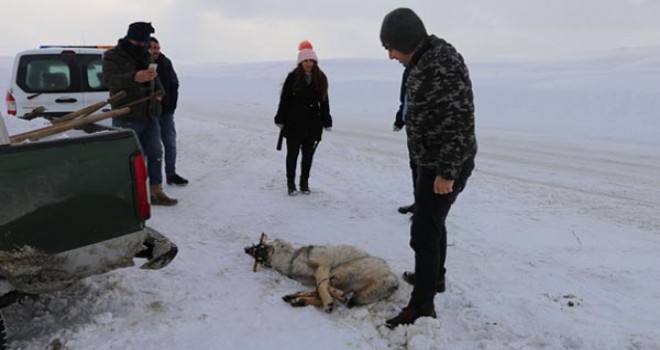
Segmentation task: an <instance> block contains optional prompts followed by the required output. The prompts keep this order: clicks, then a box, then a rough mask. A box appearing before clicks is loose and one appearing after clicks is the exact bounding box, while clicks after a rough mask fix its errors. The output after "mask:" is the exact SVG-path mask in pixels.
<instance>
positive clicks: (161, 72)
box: [156, 52, 179, 114]
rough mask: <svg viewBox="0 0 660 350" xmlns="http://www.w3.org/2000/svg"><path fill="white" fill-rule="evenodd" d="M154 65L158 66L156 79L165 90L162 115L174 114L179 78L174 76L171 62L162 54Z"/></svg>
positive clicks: (177, 98)
mask: <svg viewBox="0 0 660 350" xmlns="http://www.w3.org/2000/svg"><path fill="white" fill-rule="evenodd" d="M156 63H157V64H158V78H159V79H160V82H161V84H163V90H165V97H163V113H168V114H169V113H174V111H175V110H176V104H177V101H178V100H179V78H178V77H177V76H176V72H175V71H174V66H173V65H172V61H170V59H169V58H167V56H165V55H164V54H163V53H162V52H161V53H160V54H159V55H158V58H157V59H156Z"/></svg>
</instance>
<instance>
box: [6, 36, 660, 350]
mask: <svg viewBox="0 0 660 350" xmlns="http://www.w3.org/2000/svg"><path fill="white" fill-rule="evenodd" d="M383 56H385V53H384V54H383ZM0 62H1V63H3V64H5V63H6V64H10V61H9V60H0ZM468 63H469V65H470V68H471V71H472V78H473V81H474V84H475V98H476V103H477V116H476V120H477V133H478V141H479V146H480V151H479V154H478V157H477V168H476V171H475V173H474V175H473V177H472V178H471V179H470V181H469V183H468V187H467V189H466V190H465V192H464V193H463V194H461V196H460V197H459V199H458V201H457V203H456V205H455V206H454V208H453V209H452V212H451V213H450V216H449V218H448V230H449V244H450V246H449V252H448V254H449V256H448V276H447V279H448V290H447V292H446V293H444V294H441V295H438V296H437V297H436V310H437V313H438V318H437V319H428V318H422V319H420V320H418V322H417V323H416V324H415V325H412V326H404V327H399V328H397V329H395V330H389V329H387V328H385V327H383V326H382V324H383V322H384V321H385V319H387V318H389V317H392V316H393V315H395V314H396V313H398V311H399V310H400V308H401V307H403V306H404V305H405V303H406V301H407V299H408V295H409V293H410V290H411V287H410V286H408V285H406V284H405V283H403V282H402V283H401V285H400V288H399V290H398V291H397V292H396V293H395V294H394V295H393V296H392V297H391V298H390V299H389V300H385V301H382V302H379V303H376V304H374V305H370V306H368V307H360V308H353V309H347V308H344V307H339V308H338V309H336V310H335V311H334V312H333V313H331V314H326V313H323V312H322V311H320V310H318V309H314V308H297V309H296V308H292V307H290V306H289V305H288V304H285V303H284V302H282V300H281V297H282V296H283V295H284V294H287V293H289V292H293V291H298V290H302V289H304V287H303V286H301V285H300V284H299V283H297V282H295V281H292V280H289V279H287V278H284V277H283V276H281V275H279V274H277V273H275V272H273V271H269V270H262V271H261V272H259V273H253V272H252V270H251V267H252V261H251V259H250V258H249V257H248V256H247V255H245V253H244V252H243V247H245V246H248V245H250V244H252V243H255V242H256V241H257V240H258V238H259V235H260V234H261V232H266V233H268V234H269V235H270V237H272V238H282V239H286V240H288V241H291V242H293V243H294V244H297V245H307V244H350V245H355V246H357V247H359V248H362V249H364V250H367V251H369V252H371V253H372V254H375V255H378V256H380V257H382V258H384V259H386V260H387V262H388V263H389V264H390V266H391V268H392V269H393V270H394V271H395V272H396V273H397V274H398V275H400V273H401V272H403V271H405V270H408V269H411V268H412V261H413V260H412V258H413V255H412V251H411V249H410V248H409V247H408V234H409V221H408V217H407V216H404V215H400V214H398V213H397V212H396V208H397V207H398V206H400V205H403V204H408V203H409V202H411V200H412V195H411V185H410V175H409V169H408V159H407V152H406V146H405V134H404V133H403V132H401V133H394V132H392V131H391V124H392V122H393V119H394V112H395V110H396V108H397V106H398V102H397V99H398V89H399V85H398V84H399V79H400V75H401V72H402V68H401V67H400V66H399V65H398V64H397V63H395V62H393V61H388V60H386V58H385V57H383V59H382V60H332V61H330V60H328V61H321V67H322V68H323V69H324V70H325V71H326V73H327V74H328V76H329V79H330V84H331V91H330V98H331V111H332V115H333V118H334V123H335V126H334V128H333V130H332V132H330V133H326V134H325V135H324V140H323V142H321V144H320V146H319V148H318V151H317V155H316V157H315V164H314V166H313V168H312V176H311V178H310V187H311V189H312V194H311V195H310V196H297V197H288V196H287V195H286V193H285V178H284V156H285V153H284V152H277V151H275V143H276V138H277V132H278V129H277V128H276V127H275V126H274V125H273V121H272V117H273V115H274V113H275V109H276V105H277V99H278V95H279V90H280V87H281V83H282V81H283V79H284V77H285V75H286V73H287V72H288V71H289V70H290V69H291V68H292V63H291V62H263V63H253V64H243V65H239V64H227V65H225V64H206V65H195V66H184V67H178V68H179V75H180V79H181V84H182V90H181V92H182V96H181V98H180V108H179V110H178V111H177V115H176V120H177V127H178V132H179V141H180V142H179V162H178V166H179V170H180V173H181V174H182V175H183V176H185V177H188V178H189V179H190V180H191V183H190V185H189V186H188V187H185V188H178V187H176V188H174V187H171V186H166V192H167V193H168V194H170V195H172V196H173V197H176V198H178V199H179V200H180V202H179V205H178V206H176V207H171V208H163V207H155V208H153V217H152V219H150V220H149V224H150V225H151V226H153V227H155V228H156V229H158V230H159V231H161V232H163V233H165V234H166V235H168V236H169V237H170V238H171V239H172V240H173V241H175V242H176V243H177V244H178V245H179V248H180V253H179V256H178V257H177V258H176V260H175V261H174V262H173V263H172V264H171V265H170V266H168V267H167V268H166V269H164V270H162V271H141V270H139V269H137V268H129V269H123V270H119V271H115V272H112V273H109V274H106V275H103V276H96V277H94V278H89V279H87V280H85V281H84V282H82V283H81V284H80V286H79V287H78V288H76V289H75V290H70V291H63V292H59V293H55V294H53V295H45V296H43V297H41V298H40V299H39V300H37V301H28V302H27V303H26V304H24V305H14V306H11V307H10V308H8V309H5V310H4V311H3V312H4V314H5V316H6V319H7V322H8V326H9V332H10V339H9V340H10V344H11V348H12V349H46V348H56V347H57V346H60V345H61V347H60V348H62V349H71V350H73V349H76V350H77V349H97V350H102V349H145V350H146V349H312V348H313V349H414V350H421V349H465V350H472V349H593V350H603V349H612V350H614V349H616V350H619V349H644V350H658V349H660V317H658V315H660V254H659V252H660V219H659V215H658V207H660V152H658V151H659V150H660V137H658V135H660V118H659V114H658V111H660V84H658V76H660V48H658V47H649V48H636V49H626V50H619V51H614V52H607V53H601V54H597V55H594V56H592V57H581V58H579V59H578V58H576V59H575V60H572V61H564V62H471V61H470V60H469V57H468ZM175 64H176V61H175ZM8 70H9V69H8V67H0V71H5V72H8ZM11 125H13V124H11ZM10 134H11V132H10Z"/></svg>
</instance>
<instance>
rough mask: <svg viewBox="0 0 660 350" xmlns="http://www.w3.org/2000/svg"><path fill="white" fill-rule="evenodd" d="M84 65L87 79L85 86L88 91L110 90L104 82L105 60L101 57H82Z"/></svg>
mask: <svg viewBox="0 0 660 350" xmlns="http://www.w3.org/2000/svg"><path fill="white" fill-rule="evenodd" d="M81 61H82V65H83V66H84V69H85V70H86V72H85V74H86V79H83V80H86V82H87V86H85V87H84V89H85V90H87V91H108V88H107V87H106V86H105V83H104V82H103V61H101V58H94V59H91V58H89V57H87V58H86V59H81Z"/></svg>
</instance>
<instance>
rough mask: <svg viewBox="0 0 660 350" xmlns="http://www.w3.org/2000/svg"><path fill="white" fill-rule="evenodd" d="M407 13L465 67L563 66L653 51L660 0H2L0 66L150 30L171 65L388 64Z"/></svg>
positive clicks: (658, 36)
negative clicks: (384, 34)
mask: <svg viewBox="0 0 660 350" xmlns="http://www.w3.org/2000/svg"><path fill="white" fill-rule="evenodd" d="M397 7H410V8H412V9H413V10H414V11H415V12H417V14H418V15H419V16H420V17H421V18H422V20H423V21H424V23H425V25H426V28H427V31H428V32H429V33H433V34H436V35H437V36H439V37H443V38H445V39H447V40H448V41H450V42H451V43H453V44H454V45H455V46H456V47H457V48H458V49H459V51H461V52H462V53H463V54H464V56H466V58H467V59H468V60H470V59H472V60H482V59H491V58H500V57H506V58H510V57H514V58H515V57H521V58H529V57H546V58H555V57H566V56H569V55H573V54H576V53H584V52H592V51H603V50H611V49H617V48H624V47H638V46H658V45H660V0H497V1H494V0H458V1H457V0H419V1H390V0H325V1H314V0H150V1H148V0H112V1H108V0H20V1H16V0H11V1H10V0H6V1H3V4H2V10H0V25H2V27H3V31H4V33H3V34H2V45H1V47H0V56H13V55H14V54H15V53H16V52H18V51H22V50H25V49H31V48H36V47H37V46H39V45H41V44H88V45H90V44H115V43H116V41H117V39H118V38H120V37H123V36H124V35H125V34H126V30H127V28H128V24H130V23H131V22H135V21H146V22H152V24H153V26H154V27H155V28H156V33H155V36H156V37H157V38H158V39H159V40H160V42H161V45H162V49H163V52H164V53H165V54H166V55H168V56H170V57H171V58H172V59H173V60H175V63H176V62H177V61H178V62H186V63H197V62H243V61H270V60H289V59H290V60H294V59H295V57H296V54H297V46H298V43H299V42H300V41H301V40H303V39H308V40H310V41H311V42H312V43H313V44H314V47H315V51H316V52H317V54H318V55H319V57H320V59H321V60H323V59H324V58H384V59H385V58H386V52H385V51H384V50H383V48H382V47H381V43H380V41H379V31H380V24H381V21H382V18H383V17H384V15H385V14H387V12H389V11H390V10H392V9H394V8H397Z"/></svg>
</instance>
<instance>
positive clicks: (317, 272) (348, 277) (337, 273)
mask: <svg viewBox="0 0 660 350" xmlns="http://www.w3.org/2000/svg"><path fill="white" fill-rule="evenodd" d="M245 252H246V253H247V254H249V255H250V256H252V257H253V258H255V271H256V270H257V267H258V265H259V264H262V265H263V266H265V267H272V268H273V269H275V270H277V271H279V272H281V273H282V274H284V275H286V276H287V277H290V278H293V279H295V280H297V281H300V282H301V283H302V284H304V285H308V286H314V287H316V289H315V290H310V291H304V292H298V293H293V294H289V295H286V296H284V297H283V299H284V301H286V302H288V303H289V304H291V305H293V306H306V305H314V306H322V307H323V309H324V310H325V311H326V312H331V311H332V309H333V306H334V303H333V300H334V299H336V300H338V301H340V302H342V303H345V304H346V305H347V306H348V307H352V306H357V305H365V304H369V303H373V302H376V301H378V300H381V299H383V298H387V297H389V296H390V295H392V293H394V292H395V291H396V289H397V288H398V286H399V282H398V280H397V277H396V275H394V273H393V272H392V271H391V270H390V269H389V267H388V266H387V263H386V262H385V261H384V260H382V259H380V258H377V257H374V256H372V255H369V254H368V253H366V252H364V251H362V250H360V249H358V248H355V247H352V246H348V245H335V246H330V245H323V246H315V245H309V246H305V247H301V248H295V247H293V246H292V245H291V244H289V243H287V242H284V241H282V240H279V239H276V240H275V241H274V242H273V243H272V244H266V235H265V234H262V236H261V240H260V242H259V243H258V244H255V245H252V246H250V247H245Z"/></svg>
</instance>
